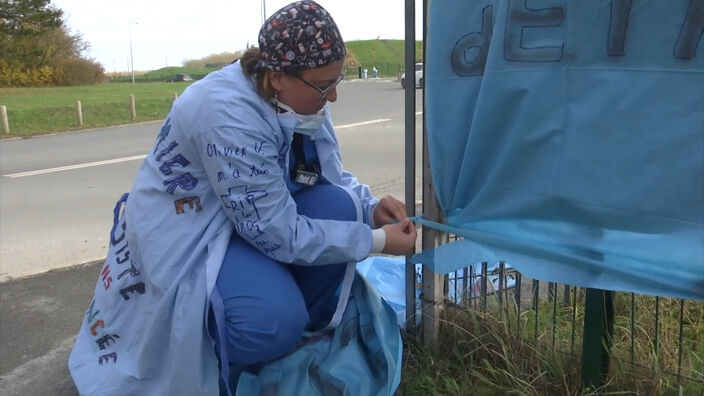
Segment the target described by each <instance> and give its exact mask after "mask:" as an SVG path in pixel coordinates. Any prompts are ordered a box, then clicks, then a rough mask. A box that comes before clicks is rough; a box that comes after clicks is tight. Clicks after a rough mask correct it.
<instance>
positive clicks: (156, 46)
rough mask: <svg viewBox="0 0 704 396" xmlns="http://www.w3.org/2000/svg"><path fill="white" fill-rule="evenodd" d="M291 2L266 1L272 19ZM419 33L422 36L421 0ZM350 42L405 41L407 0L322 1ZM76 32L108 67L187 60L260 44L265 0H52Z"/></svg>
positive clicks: (126, 68) (418, 4)
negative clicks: (131, 63)
mask: <svg viewBox="0 0 704 396" xmlns="http://www.w3.org/2000/svg"><path fill="white" fill-rule="evenodd" d="M291 1H292V0H266V1H265V3H266V14H267V17H268V16H270V15H271V14H273V13H274V12H275V11H276V10H278V9H279V8H281V7H283V6H284V5H286V4H288V3H290V2H291ZM415 2H416V38H417V39H418V40H420V39H421V37H422V16H421V15H422V11H421V10H422V8H421V7H422V0H415ZM318 3H319V4H321V5H322V6H323V7H325V9H327V10H328V11H329V12H330V14H332V16H333V18H334V19H335V22H337V25H338V27H339V29H340V32H341V33H342V37H343V38H344V39H345V40H346V41H349V40H369V39H376V38H377V37H380V38H382V39H403V38H404V36H405V30H404V3H405V2H404V0H354V1H349V0H318ZM51 4H53V5H54V6H56V7H58V8H60V9H61V10H63V11H64V21H65V22H66V25H67V26H68V27H69V29H70V31H71V32H72V33H81V34H82V35H83V40H84V41H86V42H88V43H89V44H90V49H89V50H88V51H87V53H86V55H87V56H88V57H90V58H93V59H95V60H97V61H98V62H100V63H101V64H102V65H103V67H104V68H105V71H106V72H113V71H118V72H119V71H129V70H130V66H129V65H130V41H131V43H132V54H133V60H134V69H135V70H136V71H148V70H155V69H160V68H162V67H165V66H182V64H183V62H184V60H187V59H199V58H203V57H205V56H207V55H210V54H216V53H221V52H225V51H227V52H235V51H238V50H242V49H244V48H245V47H246V46H247V44H248V43H249V44H252V45H256V44H257V34H258V32H259V28H260V27H261V24H262V22H263V19H262V1H261V0H196V1H194V0H189V1H184V0H141V1H140V0H122V1H119V2H117V1H114V0H52V1H51Z"/></svg>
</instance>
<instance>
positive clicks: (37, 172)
mask: <svg viewBox="0 0 704 396" xmlns="http://www.w3.org/2000/svg"><path fill="white" fill-rule="evenodd" d="M421 113H423V112H422V111H419V112H417V113H416V115H418V114H421ZM387 121H391V119H390V118H379V119H377V120H369V121H362V122H356V123H354V124H345V125H340V126H336V127H335V129H345V128H354V127H358V126H363V125H370V124H378V123H380V122H387ZM145 157H146V155H135V156H132V157H123V158H115V159H110V160H105V161H96V162H87V163H84V164H76V165H68V166H59V167H57V168H48V169H40V170H35V171H29V172H20V173H10V174H7V175H3V176H6V177H10V178H13V179H15V178H18V177H27V176H36V175H43V174H45V173H54V172H62V171H67V170H74V169H83V168H90V167H93V166H100V165H110V164H118V163H120V162H128V161H136V160H141V159H144V158H145Z"/></svg>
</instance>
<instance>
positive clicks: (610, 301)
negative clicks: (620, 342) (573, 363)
mask: <svg viewBox="0 0 704 396" xmlns="http://www.w3.org/2000/svg"><path fill="white" fill-rule="evenodd" d="M584 305H585V307H584V343H583V347H582V386H583V387H584V388H591V389H598V388H600V387H601V386H602V385H603V384H604V383H605V381H606V377H607V375H608V374H609V363H610V360H609V359H610V355H611V340H612V337H613V333H614V293H613V292H611V291H607V290H600V289H587V293H586V299H585V303H584Z"/></svg>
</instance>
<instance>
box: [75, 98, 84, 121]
mask: <svg viewBox="0 0 704 396" xmlns="http://www.w3.org/2000/svg"><path fill="white" fill-rule="evenodd" d="M76 116H77V118H78V126H79V127H80V126H83V109H81V101H80V100H77V101H76Z"/></svg>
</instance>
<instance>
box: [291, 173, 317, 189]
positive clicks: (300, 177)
mask: <svg viewBox="0 0 704 396" xmlns="http://www.w3.org/2000/svg"><path fill="white" fill-rule="evenodd" d="M293 181H295V182H296V183H300V184H305V185H306V186H312V185H314V184H315V183H316V182H317V181H318V174H317V173H313V172H306V171H304V170H300V169H299V170H296V177H295V178H294V179H293Z"/></svg>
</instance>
